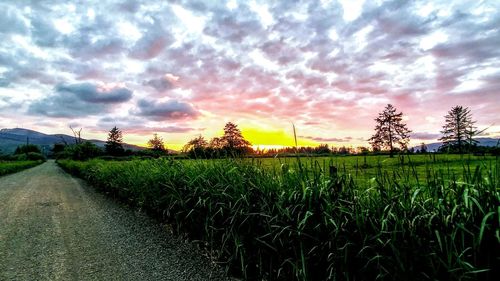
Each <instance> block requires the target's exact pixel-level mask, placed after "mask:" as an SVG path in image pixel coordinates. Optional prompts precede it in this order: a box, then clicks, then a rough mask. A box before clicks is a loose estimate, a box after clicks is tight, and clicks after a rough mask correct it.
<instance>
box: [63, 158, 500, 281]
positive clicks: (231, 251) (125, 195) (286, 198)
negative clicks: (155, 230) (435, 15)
mask: <svg viewBox="0 0 500 281" xmlns="http://www.w3.org/2000/svg"><path fill="white" fill-rule="evenodd" d="M426 157H429V156H417V157H413V156H412V157H410V159H409V160H408V162H404V163H402V162H401V159H399V160H398V158H395V159H388V158H386V157H367V165H372V166H371V167H369V168H368V169H361V168H358V169H356V166H354V164H355V163H356V164H357V165H359V164H360V163H361V164H363V163H364V158H363V157H344V158H333V159H321V158H314V159H304V158H301V159H299V160H298V161H300V163H301V164H297V165H295V164H294V163H293V162H290V163H283V162H281V164H280V161H284V160H283V159H281V160H280V159H260V160H251V159H245V160H243V161H241V160H187V161H186V160H183V161H172V160H168V159H163V160H161V159H160V160H142V161H139V160H136V161H123V162H111V161H110V162H106V161H102V160H93V161H88V162H77V161H70V160H63V161H60V165H61V166H62V167H63V168H64V169H66V170H67V171H69V172H71V173H73V174H76V175H78V176H80V177H82V178H84V179H86V180H87V181H89V182H90V183H91V184H93V185H94V186H95V187H96V188H97V189H99V190H101V191H104V192H106V193H109V194H111V195H113V196H115V197H118V198H120V199H122V200H124V201H125V202H128V203H129V204H131V205H133V206H137V207H140V208H143V209H146V210H148V211H149V212H150V213H152V214H154V215H156V216H157V217H159V218H161V219H163V220H166V221H167V222H169V223H171V224H172V225H173V226H174V228H175V229H176V230H177V231H179V232H182V233H187V234H188V235H189V236H190V238H192V239H194V240H199V241H202V242H203V243H204V245H206V247H207V248H208V249H209V250H211V251H212V253H213V255H214V256H215V257H216V258H217V259H218V260H219V261H221V262H222V263H224V264H226V265H228V268H229V269H230V271H231V274H232V275H235V276H240V277H243V278H245V279H247V280H260V279H262V278H264V279H268V280H291V279H295V280H335V279H336V280H339V279H342V280H360V279H367V280H373V279H375V278H379V279H382V280H436V279H437V280H443V279H447V280H450V279H453V280H458V279H462V280H493V278H494V276H498V274H499V272H498V270H499V267H498V264H499V262H500V256H499V254H498V253H499V250H500V247H499V246H500V229H499V221H500V216H499V215H500V208H499V204H500V195H499V186H500V185H499V165H498V163H499V160H498V159H496V158H488V157H487V158H474V157H471V158H470V161H469V158H468V156H464V158H463V159H460V156H444V155H443V156H441V155H438V156H436V160H434V159H433V157H429V161H427V160H426ZM321 160H324V161H321ZM330 160H331V161H333V162H334V163H336V165H337V166H338V167H341V168H340V170H339V172H338V174H336V175H335V174H334V175H330V173H329V168H326V167H328V164H326V163H329V162H328V161H330ZM255 161H259V162H260V164H256V162H255ZM285 161H297V160H292V159H285ZM335 161H336V162H335ZM342 161H343V162H342ZM361 161H363V162H361ZM405 161H407V160H405ZM410 161H411V162H410ZM322 162H325V165H324V167H325V168H324V169H323V168H320V167H321V166H322V165H323V164H322ZM316 163H318V164H316ZM378 163H380V164H381V166H378V167H373V165H375V166H377V165H378ZM282 164H285V165H282ZM286 164H288V165H286ZM366 167H368V166H366ZM344 171H345V173H344ZM370 177H374V179H373V180H372V179H370V180H369V181H368V182H366V181H365V180H366V179H369V178H370Z"/></svg>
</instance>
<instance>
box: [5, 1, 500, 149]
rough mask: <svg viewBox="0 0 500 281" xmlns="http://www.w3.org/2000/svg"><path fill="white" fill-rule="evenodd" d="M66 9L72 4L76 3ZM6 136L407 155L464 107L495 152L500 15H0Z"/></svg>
mask: <svg viewBox="0 0 500 281" xmlns="http://www.w3.org/2000/svg"><path fill="white" fill-rule="evenodd" d="M70 2H71V3H70ZM0 11H2V12H1V13H2V16H1V17H0V39H1V40H0V128H13V127H23V128H29V129H34V130H38V131H42V132H45V133H66V134H71V130H70V128H69V126H72V127H73V128H83V129H82V137H84V138H98V139H106V135H107V132H108V131H109V130H110V129H111V128H112V127H114V126H117V127H118V128H120V129H121V130H122V131H123V134H124V140H125V141H126V142H128V143H133V144H139V145H141V144H142V145H144V144H145V143H146V142H147V140H148V139H150V138H151V137H152V135H153V134H154V133H158V134H159V135H160V136H161V137H163V139H164V140H165V143H166V146H167V147H169V148H172V149H179V148H181V147H182V146H183V145H184V144H185V143H186V142H188V141H189V140H190V139H192V138H194V137H196V136H198V135H203V136H204V137H205V138H207V139H210V138H212V137H214V136H219V135H221V134H222V129H223V127H224V124H225V123H226V122H229V121H231V122H234V123H236V124H237V125H238V127H239V128H240V129H241V130H242V132H243V135H244V136H245V137H246V138H247V139H248V140H249V141H250V142H252V143H253V144H254V145H260V146H261V147H273V146H281V145H284V146H286V145H293V130H292V123H293V124H295V127H296V129H297V135H298V139H299V145H317V144H320V143H327V144H330V145H333V146H344V145H345V146H353V147H355V146H360V145H368V142H367V141H366V140H367V139H368V138H370V136H371V135H372V134H373V129H374V127H375V121H374V118H376V117H377V115H378V113H379V112H381V111H382V110H383V108H384V107H385V106H386V105H387V104H388V103H390V104H393V105H394V106H395V107H396V108H397V109H398V111H402V112H403V114H404V120H405V121H406V123H407V125H408V128H409V129H411V130H412V131H413V133H412V135H411V136H412V142H411V143H412V144H419V143H421V142H427V143H430V142H434V141H436V139H437V138H439V137H440V130H441V128H442V126H443V122H444V115H446V113H447V112H448V111H449V110H450V109H451V107H453V106H455V105H461V106H464V107H468V108H469V109H470V110H471V113H472V116H473V118H474V119H475V120H476V121H477V123H476V125H477V126H478V127H479V128H480V129H484V128H487V130H486V131H485V132H484V133H483V135H484V136H490V137H498V136H500V114H499V112H500V102H499V98H500V1H497V0H489V1H470V0H469V1H449V0H445V1H363V0H339V1H327V0H324V1H257V0H251V1H237V0H230V1H187V0H186V1H181V0H179V1H158V0H155V1H133V0H122V1H106V0H99V1H93V0H90V1H44V0H41V1H15V0H12V1H7V0H2V1H0Z"/></svg>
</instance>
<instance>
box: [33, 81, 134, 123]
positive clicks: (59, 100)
mask: <svg viewBox="0 0 500 281" xmlns="http://www.w3.org/2000/svg"><path fill="white" fill-rule="evenodd" d="M131 98H132V91H130V90H129V89H127V88H120V87H117V88H111V89H102V88H99V87H98V86H96V85H93V84H90V83H80V84H60V85H57V86H56V88H55V92H54V93H53V94H52V95H50V96H48V97H46V98H43V99H41V100H37V101H34V102H33V103H31V104H30V106H29V109H28V112H29V113H31V114H35V115H45V116H49V117H85V116H89V115H96V114H102V113H105V112H108V111H109V110H110V109H111V107H110V106H111V105H113V104H118V103H123V102H126V101H128V100H130V99H131Z"/></svg>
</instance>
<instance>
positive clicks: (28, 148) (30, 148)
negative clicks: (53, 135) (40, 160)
mask: <svg viewBox="0 0 500 281" xmlns="http://www.w3.org/2000/svg"><path fill="white" fill-rule="evenodd" d="M30 152H33V153H39V154H40V153H42V152H41V151H40V148H38V146H36V145H34V144H25V145H20V146H18V147H17V148H16V151H14V154H16V155H17V154H24V153H30Z"/></svg>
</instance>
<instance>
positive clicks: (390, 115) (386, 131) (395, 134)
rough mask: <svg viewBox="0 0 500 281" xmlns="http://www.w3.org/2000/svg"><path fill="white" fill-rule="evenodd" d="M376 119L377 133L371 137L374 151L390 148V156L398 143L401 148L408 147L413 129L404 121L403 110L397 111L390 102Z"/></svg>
mask: <svg viewBox="0 0 500 281" xmlns="http://www.w3.org/2000/svg"><path fill="white" fill-rule="evenodd" d="M375 121H377V125H376V126H375V134H374V135H373V136H372V137H371V138H370V139H369V141H370V144H371V145H372V147H373V150H374V151H377V150H378V149H381V148H385V149H388V150H389V153H390V157H393V153H394V150H395V145H396V144H398V145H399V146H400V147H401V149H407V146H408V142H409V141H410V136H409V135H410V133H411V131H410V130H408V128H407V127H406V124H405V123H403V113H402V112H399V113H397V112H396V108H395V107H394V106H392V105H391V104H388V105H387V106H386V107H385V109H384V111H383V112H381V113H379V116H378V117H377V118H375Z"/></svg>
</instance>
